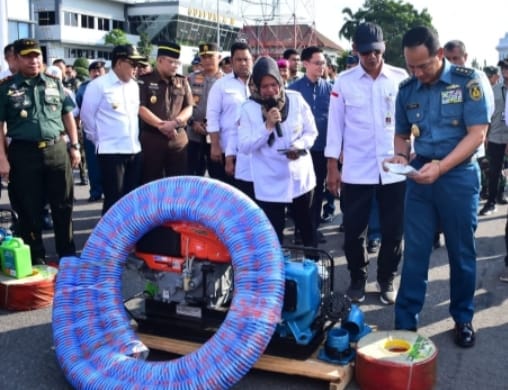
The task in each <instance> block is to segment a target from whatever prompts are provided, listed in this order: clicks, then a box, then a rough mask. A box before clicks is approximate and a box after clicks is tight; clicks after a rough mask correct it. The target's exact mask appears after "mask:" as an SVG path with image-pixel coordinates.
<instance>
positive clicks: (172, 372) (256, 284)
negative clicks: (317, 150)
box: [53, 177, 284, 390]
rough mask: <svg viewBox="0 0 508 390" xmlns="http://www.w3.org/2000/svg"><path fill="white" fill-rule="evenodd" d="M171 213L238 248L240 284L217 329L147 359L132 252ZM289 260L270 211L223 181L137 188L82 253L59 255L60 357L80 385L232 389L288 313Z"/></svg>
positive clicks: (56, 328)
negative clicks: (133, 302) (134, 314)
mask: <svg viewBox="0 0 508 390" xmlns="http://www.w3.org/2000/svg"><path fill="white" fill-rule="evenodd" d="M169 221H189V222H196V223H199V224H201V225H203V226H205V227H207V228H209V229H211V230H212V231H214V233H215V234H216V235H217V236H218V237H219V238H220V239H221V240H222V242H223V243H224V244H225V246H226V247H227V248H228V251H229V252H230V254H231V257H232V265H233V269H234V275H235V276H234V278H235V280H234V285H235V291H234V296H233V300H232V303H231V307H230V309H229V312H228V314H227V317H226V319H225V321H224V323H223V324H222V326H221V327H220V328H219V330H218V331H217V333H216V334H215V335H214V336H213V337H212V338H211V339H210V340H209V341H208V342H207V343H205V344H203V346H202V347H201V348H199V349H198V350H197V351H195V352H193V353H191V354H189V355H186V356H184V357H182V358H179V359H176V360H173V361H171V362H146V361H144V360H142V359H139V358H140V357H144V356H146V354H147V348H146V347H145V346H144V345H143V344H142V343H141V341H140V340H139V339H138V338H137V336H136V334H135V333H134V331H133V330H132V329H131V327H130V326H129V318H128V317H127V315H126V313H125V311H124V309H123V305H122V295H121V276H122V272H123V268H124V267H123V266H124V264H125V262H126V259H127V256H128V255H129V254H130V253H131V252H132V251H133V249H134V246H135V244H136V242H137V241H138V239H140V238H141V237H142V236H143V235H144V234H145V233H147V232H148V231H150V230H151V229H153V228H155V227H157V226H160V225H162V224H163V223H165V222H169ZM283 294H284V261H283V254H282V250H281V248H280V245H279V242H278V239H277V236H276V234H275V232H274V230H273V228H272V226H271V225H270V223H269V221H268V219H267V218H266V216H265V215H264V213H263V212H262V211H261V210H260V209H259V208H258V207H257V206H256V204H255V203H254V202H253V201H252V200H250V199H249V198H248V197H247V196H245V195H244V194H242V193H240V192H239V191H237V190H236V189H234V188H232V187H230V186H228V185H226V184H224V183H221V182H218V181H216V180H211V179H205V178H200V177H175V178H169V179H163V180H158V181H155V182H152V183H149V184H146V185H144V186H142V187H140V188H138V189H136V190H135V191H132V192H131V193H129V194H128V195H126V196H125V197H123V198H122V199H121V200H120V201H119V202H117V203H116V204H115V205H114V206H113V207H112V208H111V209H110V210H109V211H108V212H107V213H106V214H105V215H104V216H103V217H102V219H101V220H100V222H99V223H98V225H97V226H96V228H95V229H94V230H93V232H92V234H91V236H90V238H89V239H88V241H87V243H86V246H85V248H84V249H83V252H82V255H81V258H76V257H69V258H65V259H63V260H62V261H61V262H60V269H59V274H58V278H57V283H56V291H55V298H54V305H53V335H54V341H55V347H56V354H57V358H58V362H59V364H60V366H61V367H62V370H63V372H64V374H65V376H66V377H67V379H68V380H69V382H70V383H71V384H72V385H73V386H74V387H75V388H78V389H84V388H86V389H101V390H104V389H113V388H115V389H127V388H128V389H142V388H143V389H207V390H208V389H225V388H229V387H231V386H232V385H233V384H234V383H236V382H237V381H238V380H240V379H241V378H242V377H243V375H245V374H246V373H247V372H248V371H249V370H250V368H251V367H252V365H253V364H254V363H255V362H256V361H257V360H258V358H259V356H260V355H261V354H262V353H263V351H264V350H265V348H266V346H267V344H268V342H269V341H270V339H271V336H272V334H273V332H274V330H275V326H276V324H277V323H278V322H279V321H280V314H281V310H282V304H283Z"/></svg>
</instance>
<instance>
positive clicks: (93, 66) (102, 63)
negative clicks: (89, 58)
mask: <svg viewBox="0 0 508 390" xmlns="http://www.w3.org/2000/svg"><path fill="white" fill-rule="evenodd" d="M105 65H106V62H105V61H101V60H98V61H94V62H92V63H91V64H90V65H88V71H89V72H90V71H91V70H97V69H102V68H104V66H105Z"/></svg>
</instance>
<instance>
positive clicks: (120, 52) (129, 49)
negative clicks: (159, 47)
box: [111, 45, 147, 61]
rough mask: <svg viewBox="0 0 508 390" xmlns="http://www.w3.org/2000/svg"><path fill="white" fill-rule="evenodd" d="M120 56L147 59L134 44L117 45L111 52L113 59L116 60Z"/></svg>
mask: <svg viewBox="0 0 508 390" xmlns="http://www.w3.org/2000/svg"><path fill="white" fill-rule="evenodd" d="M119 58H128V59H129V60H133V61H147V58H146V57H144V56H142V55H141V54H139V52H138V50H137V49H136V48H135V47H134V46H132V45H118V46H115V47H114V48H113V52H112V53H111V59H112V60H113V61H116V60H117V59H119Z"/></svg>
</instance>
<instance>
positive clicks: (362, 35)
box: [353, 22, 385, 53]
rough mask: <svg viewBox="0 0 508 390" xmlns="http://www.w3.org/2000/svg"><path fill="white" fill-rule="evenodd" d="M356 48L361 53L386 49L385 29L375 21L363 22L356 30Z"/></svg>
mask: <svg viewBox="0 0 508 390" xmlns="http://www.w3.org/2000/svg"><path fill="white" fill-rule="evenodd" d="M353 43H354V44H355V49H356V50H357V51H358V52H359V53H366V52H369V51H373V50H381V51H384V50H385V42H384V39H383V30H381V27H380V26H379V25H377V24H375V23H370V22H367V23H362V24H360V25H359V26H358V27H357V28H356V31H355V36H354V38H353Z"/></svg>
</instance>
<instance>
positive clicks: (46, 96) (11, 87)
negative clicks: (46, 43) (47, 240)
mask: <svg viewBox="0 0 508 390" xmlns="http://www.w3.org/2000/svg"><path fill="white" fill-rule="evenodd" d="M14 50H15V53H16V60H17V63H18V73H17V74H15V75H14V76H11V77H9V78H7V79H4V80H2V82H1V83H0V128H3V125H4V123H5V124H7V137H9V138H10V139H11V142H10V144H9V146H8V148H7V150H6V147H5V145H6V143H5V135H4V133H3V132H0V175H1V176H2V177H4V178H9V198H10V201H11V205H12V207H13V209H14V210H15V211H16V212H17V213H18V216H19V226H18V234H19V235H20V236H21V238H22V239H23V240H24V241H25V243H27V244H28V245H29V246H30V249H31V255H32V262H33V263H34V264H37V263H39V264H40V263H44V261H45V249H44V245H43V242H42V234H41V232H42V218H41V215H42V211H43V208H44V204H45V202H46V201H48V202H49V204H50V206H51V211H52V214H53V221H54V229H55V241H56V251H57V253H58V256H59V257H62V256H70V255H74V254H75V246H74V240H73V231H72V218H71V217H72V203H73V197H74V196H73V178H72V167H77V166H78V164H79V162H80V153H79V149H80V145H79V143H78V141H77V139H78V136H77V131H76V124H75V122H74V118H73V116H72V110H73V108H74V104H73V103H72V100H70V98H68V97H66V96H65V94H64V90H63V86H62V83H61V81H60V80H58V79H55V78H52V77H50V76H48V75H45V74H44V73H43V72H42V66H43V61H42V51H41V48H40V46H39V43H38V42H37V41H35V40H32V39H20V40H17V41H16V42H15V43H14ZM65 131H66V132H67V135H68V137H69V141H70V148H69V150H67V144H66V143H65V141H64V139H63V137H62V136H63V135H64V132H65ZM69 155H70V158H69Z"/></svg>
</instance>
